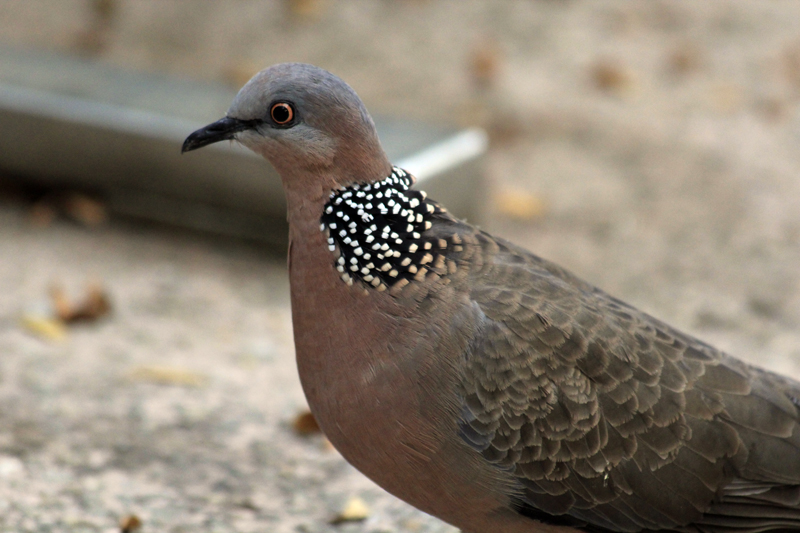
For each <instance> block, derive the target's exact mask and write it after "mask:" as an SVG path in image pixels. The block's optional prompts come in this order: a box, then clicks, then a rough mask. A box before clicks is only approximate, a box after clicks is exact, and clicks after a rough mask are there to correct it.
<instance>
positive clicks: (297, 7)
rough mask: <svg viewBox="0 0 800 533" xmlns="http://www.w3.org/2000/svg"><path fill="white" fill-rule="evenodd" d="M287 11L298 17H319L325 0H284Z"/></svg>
mask: <svg viewBox="0 0 800 533" xmlns="http://www.w3.org/2000/svg"><path fill="white" fill-rule="evenodd" d="M286 4H287V7H288V8H289V12H290V13H291V14H292V15H294V16H296V17H299V18H319V16H320V15H322V12H323V11H324V9H325V0H286Z"/></svg>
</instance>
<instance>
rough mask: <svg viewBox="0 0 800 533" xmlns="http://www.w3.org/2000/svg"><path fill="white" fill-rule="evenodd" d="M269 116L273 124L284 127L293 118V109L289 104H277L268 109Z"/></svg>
mask: <svg viewBox="0 0 800 533" xmlns="http://www.w3.org/2000/svg"><path fill="white" fill-rule="evenodd" d="M269 116H270V117H272V120H273V121H274V122H275V124H277V125H279V126H285V125H286V124H288V123H290V122H291V121H292V119H293V118H294V109H293V108H292V105H291V104H288V103H286V102H278V103H277V104H274V105H273V106H272V107H271V108H270V110H269Z"/></svg>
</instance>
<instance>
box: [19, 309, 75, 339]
mask: <svg viewBox="0 0 800 533" xmlns="http://www.w3.org/2000/svg"><path fill="white" fill-rule="evenodd" d="M22 326H23V327H24V328H25V329H27V330H28V331H29V332H31V333H33V334H34V335H36V336H37V337H42V338H44V339H47V340H50V341H60V340H62V339H63V338H64V337H66V335H67V328H66V327H64V323H63V322H61V321H60V320H58V319H56V318H52V317H45V316H34V315H22Z"/></svg>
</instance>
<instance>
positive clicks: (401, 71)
mask: <svg viewBox="0 0 800 533" xmlns="http://www.w3.org/2000/svg"><path fill="white" fill-rule="evenodd" d="M797 20H800V3H798V2H793V1H790V0H786V1H773V2H747V1H737V2H733V1H729V2H702V3H701V2H694V1H691V0H686V1H685V2H673V1H655V0H653V1H648V2H635V3H634V2H627V1H624V0H620V1H577V0H572V1H568V0H561V1H559V0H539V1H533V0H526V1H521V0H520V1H508V2H490V1H455V0H454V1H449V2H448V1H434V0H427V1H426V0H402V1H401V0H396V1H388V0H385V1H380V2H367V1H356V0H342V1H340V2H333V1H331V0H328V1H324V0H304V1H302V0H294V1H280V2H279V1H273V2H267V1H250V0H239V1H233V0H231V1H226V2H211V1H198V0H147V1H146V0H128V1H125V0H116V1H114V0H97V1H93V2H89V1H85V0H48V1H45V0H40V1H37V2H30V1H27V0H5V1H3V2H0V44H12V45H23V46H29V47H34V48H38V49H44V50H58V51H66V52H68V53H74V54H81V55H84V56H88V57H93V58H96V60H97V61H101V62H105V63H110V64H115V65H123V66H127V67H130V68H132V69H138V70H143V71H159V72H168V73H172V74H175V75H178V76H181V77H188V78H197V79H205V80H222V81H224V82H226V83H230V84H231V85H236V86H238V85H240V84H241V83H243V82H244V81H245V80H246V79H247V78H248V77H249V75H250V74H252V73H253V72H255V71H257V70H259V69H260V68H262V67H264V66H267V65H270V64H273V63H276V62H281V61H290V60H291V61H304V62H310V63H314V64H317V65H319V66H322V67H325V68H327V69H329V70H331V71H333V72H335V73H336V74H338V75H340V76H341V77H342V78H344V79H345V80H347V81H348V82H349V83H350V84H351V85H352V86H353V87H354V88H355V89H356V90H357V91H358V92H359V94H360V95H361V96H362V97H363V99H364V100H365V102H366V103H367V105H368V107H369V108H370V109H372V110H373V111H374V112H380V113H384V114H401V115H404V116H410V117H413V118H418V119H421V120H428V121H446V122H449V123H455V124H464V125H481V126H483V127H485V128H487V130H488V131H489V133H490V136H491V140H492V144H491V149H490V154H489V158H488V163H487V169H486V171H487V179H489V180H490V182H491V183H492V186H493V191H494V193H495V194H494V199H493V200H492V201H491V202H490V205H488V206H487V207H488V208H489V211H490V212H491V216H490V217H489V218H488V220H487V221H486V223H485V226H486V227H487V229H489V230H490V231H492V232H495V233H498V234H501V235H503V236H505V237H507V238H510V239H511V240H513V241H516V242H518V243H521V244H524V245H525V246H527V247H528V248H529V249H531V250H533V251H535V252H536V253H538V254H539V255H542V256H544V257H547V258H549V259H552V260H554V261H556V262H559V263H561V264H563V265H565V266H567V267H569V268H570V269H572V270H573V271H575V272H576V273H578V274H579V275H581V276H582V277H584V278H586V279H588V280H590V281H592V282H593V283H595V284H597V285H599V286H600V287H602V288H604V289H606V290H608V291H609V292H611V293H612V294H614V295H616V296H619V297H621V298H623V299H625V300H627V301H629V302H631V303H633V304H635V305H637V306H639V307H640V308H642V309H644V310H646V311H647V312H650V313H651V314H654V315H655V316H657V317H659V318H661V319H664V320H666V321H667V322H670V323H672V324H674V325H676V326H678V327H680V328H682V329H685V330H687V331H689V332H691V333H693V334H695V335H697V336H699V337H700V338H703V339H705V340H707V341H709V342H711V343H713V344H716V345H717V346H719V347H721V348H724V349H727V350H728V351H730V352H732V353H733V354H735V355H737V356H740V357H742V358H744V359H746V360H748V361H750V362H753V363H757V364H760V365H762V366H766V367H768V368H771V369H775V370H779V371H781V372H785V373H787V374H790V375H792V376H795V377H800V148H798V147H799V146H800V115H799V114H798V101H799V100H800V30H798V27H797ZM223 111H224V110H219V112H220V113H222V112H223ZM187 133H188V132H187ZM31 220H32V218H31V209H30V206H28V205H25V204H24V203H20V202H14V201H9V200H5V201H4V202H3V203H1V204H0V291H2V294H3V298H2V299H0V354H2V355H1V356H0V531H4V532H5V531H7V532H29V531H30V532H34V531H36V532H49V531H71V532H75V531H87V532H95V531H114V530H118V527H119V526H118V525H117V523H118V521H119V520H120V519H121V518H122V517H124V516H125V515H127V514H135V515H136V516H137V517H138V518H139V519H141V521H142V522H143V530H142V531H145V532H170V533H173V532H174V533H178V532H184V531H186V532H188V531H207V532H229V531H230V532H233V531H236V532H248V531H269V532H276V533H283V532H320V533H321V532H329V531H338V532H347V533H355V532H370V533H378V532H392V531H408V532H420V533H422V532H443V531H452V528H450V527H449V526H447V525H444V524H442V523H441V522H439V521H437V520H436V519H433V518H431V517H428V516H426V515H423V514H422V513H419V512H417V511H415V510H413V509H410V508H409V507H408V506H406V505H404V504H403V503H401V502H399V501H397V500H395V499H394V498H392V497H391V496H389V495H387V494H386V493H384V492H383V491H382V490H380V489H378V488H377V487H375V486H374V485H373V484H372V483H371V482H369V481H368V480H366V479H365V478H363V477H362V476H361V475H360V474H358V473H357V472H356V471H355V470H354V469H353V468H351V467H350V466H349V465H347V464H346V463H345V462H344V461H343V460H342V459H341V457H340V456H339V455H338V454H337V453H336V452H335V451H333V450H331V449H330V447H329V446H328V445H327V444H326V443H325V441H324V440H323V439H322V438H321V437H320V436H311V437H301V436H299V435H298V434H297V432H296V431H295V430H294V429H293V428H292V421H293V419H294V417H295V415H296V414H297V413H299V412H301V411H302V410H303V409H304V408H305V403H304V399H303V395H302V391H301V390H300V386H299V382H298V379H297V376H296V371H295V367H294V361H293V348H292V336H291V322H290V315H289V304H288V281H287V279H286V274H285V270H284V267H283V261H282V259H281V258H280V257H279V254H275V253H274V252H268V251H264V250H261V249H258V248H256V247H254V246H252V245H247V244H243V243H237V242H225V241H221V240H217V239H209V238H206V237H203V236H198V235H192V234H187V233H182V232H174V231H170V230H166V229H164V228H158V227H152V226H137V225H132V224H130V223H123V222H119V221H112V222H111V223H110V224H108V225H105V226H102V227H99V228H92V229H87V228H84V227H81V226H80V225H77V224H75V223H72V222H68V221H63V220H57V221H55V222H53V223H51V224H49V225H46V226H44V227H41V226H37V225H36V224H33V223H32V222H31ZM93 281H99V282H101V283H102V285H103V286H104V287H105V288H106V290H107V291H108V293H109V295H110V298H111V301H112V305H113V312H112V314H111V315H110V316H109V317H108V318H106V319H104V320H101V321H99V322H97V323H92V324H86V325H81V326H75V327H70V328H69V329H68V331H67V332H66V334H65V335H64V337H63V338H61V339H60V340H54V339H52V338H51V337H54V336H56V337H57V336H58V333H57V332H56V333H53V332H52V331H49V332H47V331H45V332H42V331H41V328H40V332H39V333H38V334H37V333H34V332H33V330H32V329H31V327H34V328H35V325H34V326H31V324H29V325H28V327H27V328H26V327H23V326H22V325H21V324H22V322H21V317H31V316H33V317H35V316H39V315H40V314H41V313H42V309H45V310H46V308H47V306H48V305H49V304H48V296H47V295H48V291H49V290H50V288H51V287H52V286H53V284H56V283H58V284H61V285H62V286H63V287H65V288H66V290H67V292H68V294H69V295H70V297H72V298H79V297H80V295H81V294H82V292H83V290H84V287H85V285H86V284H87V283H90V282H93ZM37 313H38V314H37ZM48 339H50V340H48ZM353 497H359V498H362V499H363V500H364V501H365V502H366V504H367V506H368V507H369V513H368V517H367V518H366V520H364V521H361V522H352V523H344V524H340V525H331V524H329V521H330V520H331V519H332V518H333V517H334V516H335V515H336V514H337V513H338V512H340V511H341V510H342V508H343V507H345V505H346V503H347V502H348V501H349V500H350V499H351V498H353Z"/></svg>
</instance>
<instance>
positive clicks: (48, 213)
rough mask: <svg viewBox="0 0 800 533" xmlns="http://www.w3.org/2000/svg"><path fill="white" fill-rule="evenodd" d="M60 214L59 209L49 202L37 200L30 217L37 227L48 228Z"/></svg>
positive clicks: (29, 214)
mask: <svg viewBox="0 0 800 533" xmlns="http://www.w3.org/2000/svg"><path fill="white" fill-rule="evenodd" d="M57 216H58V211H56V209H55V207H53V205H52V204H50V203H49V202H36V203H35V204H33V205H32V206H31V210H30V212H29V213H28V218H29V219H30V221H31V224H33V225H34V226H36V227H37V228H46V227H48V226H50V224H52V223H53V221H54V220H55V219H56V217H57Z"/></svg>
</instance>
